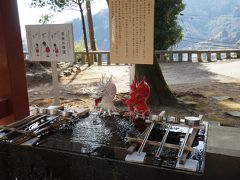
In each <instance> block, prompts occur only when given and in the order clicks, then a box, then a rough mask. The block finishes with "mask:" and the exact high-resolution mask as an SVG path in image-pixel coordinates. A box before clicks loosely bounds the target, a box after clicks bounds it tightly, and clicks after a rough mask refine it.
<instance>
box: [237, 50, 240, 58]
mask: <svg viewBox="0 0 240 180" xmlns="http://www.w3.org/2000/svg"><path fill="white" fill-rule="evenodd" d="M237 58H238V59H239V58H240V50H238V51H237Z"/></svg>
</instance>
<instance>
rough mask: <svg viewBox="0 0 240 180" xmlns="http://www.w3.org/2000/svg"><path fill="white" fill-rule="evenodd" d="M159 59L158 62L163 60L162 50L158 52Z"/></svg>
mask: <svg viewBox="0 0 240 180" xmlns="http://www.w3.org/2000/svg"><path fill="white" fill-rule="evenodd" d="M159 60H160V62H161V61H164V53H163V52H160V53H159Z"/></svg>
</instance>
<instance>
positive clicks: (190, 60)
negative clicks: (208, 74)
mask: <svg viewBox="0 0 240 180" xmlns="http://www.w3.org/2000/svg"><path fill="white" fill-rule="evenodd" d="M188 62H192V53H191V52H189V53H188Z"/></svg>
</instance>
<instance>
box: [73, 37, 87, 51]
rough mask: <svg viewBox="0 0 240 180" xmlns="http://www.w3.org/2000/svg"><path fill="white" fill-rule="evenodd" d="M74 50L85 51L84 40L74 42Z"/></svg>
mask: <svg viewBox="0 0 240 180" xmlns="http://www.w3.org/2000/svg"><path fill="white" fill-rule="evenodd" d="M74 50H75V52H81V51H85V46H84V40H83V39H81V40H80V41H79V42H75V43H74Z"/></svg>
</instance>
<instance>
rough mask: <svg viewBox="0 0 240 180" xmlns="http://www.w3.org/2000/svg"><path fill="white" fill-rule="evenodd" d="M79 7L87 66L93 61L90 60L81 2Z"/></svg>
mask: <svg viewBox="0 0 240 180" xmlns="http://www.w3.org/2000/svg"><path fill="white" fill-rule="evenodd" d="M79 9H80V13H81V18H82V30H83V39H84V45H85V48H86V53H87V61H88V66H91V65H92V64H93V63H92V62H91V61H90V57H89V50H88V42H87V32H86V25H85V19H84V15H83V9H82V4H79Z"/></svg>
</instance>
